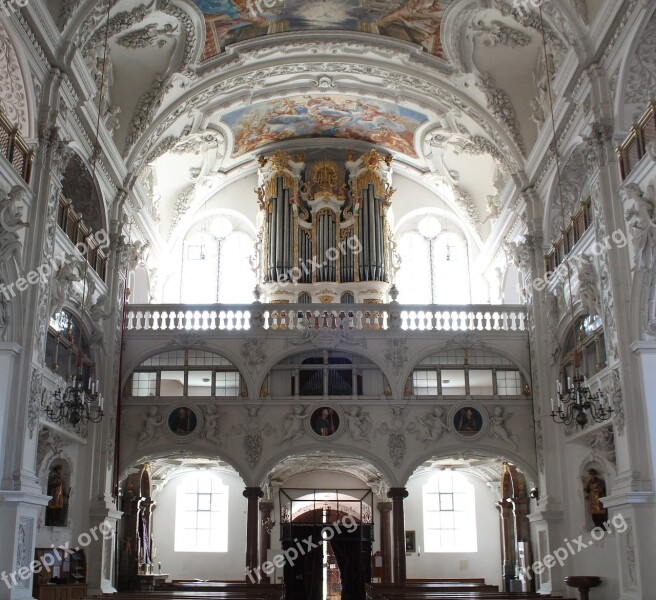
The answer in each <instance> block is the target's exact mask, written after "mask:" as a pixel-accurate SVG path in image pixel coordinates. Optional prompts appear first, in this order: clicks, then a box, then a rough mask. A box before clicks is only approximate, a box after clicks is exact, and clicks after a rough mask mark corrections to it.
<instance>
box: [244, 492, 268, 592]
mask: <svg viewBox="0 0 656 600" xmlns="http://www.w3.org/2000/svg"><path fill="white" fill-rule="evenodd" d="M243 494H244V498H246V499H247V500H248V508H247V512H246V571H247V573H250V572H251V571H252V570H253V569H255V568H256V567H257V566H258V564H257V559H258V555H257V534H258V531H259V527H258V515H259V510H258V502H257V501H258V500H259V499H260V498H262V496H264V492H263V491H262V489H261V488H259V487H247V488H246V489H245V490H244V491H243ZM245 579H246V581H250V580H249V578H248V577H246V578H245Z"/></svg>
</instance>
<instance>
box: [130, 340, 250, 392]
mask: <svg viewBox="0 0 656 600" xmlns="http://www.w3.org/2000/svg"><path fill="white" fill-rule="evenodd" d="M124 393H125V395H128V396H155V395H159V396H162V397H167V396H171V397H180V396H190V397H211V396H239V395H240V393H241V376H240V373H239V371H237V370H236V369H235V367H234V365H233V364H232V363H231V362H230V361H229V360H227V359H226V358H224V357H223V356H220V355H218V354H213V353H211V352H205V351H203V350H192V349H188V350H176V351H171V352H163V353H161V354H157V355H155V356H151V357H150V358H148V359H146V360H144V361H143V362H142V363H141V364H140V365H139V366H138V367H137V369H136V370H135V371H134V373H133V374H132V377H131V379H130V380H129V381H128V384H127V386H126V388H125V391H124Z"/></svg>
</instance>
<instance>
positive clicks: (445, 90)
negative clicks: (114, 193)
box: [49, 0, 602, 240]
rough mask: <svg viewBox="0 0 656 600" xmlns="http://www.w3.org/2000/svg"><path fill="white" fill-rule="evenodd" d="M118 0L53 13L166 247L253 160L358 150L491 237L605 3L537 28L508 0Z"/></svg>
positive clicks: (584, 5) (548, 8) (549, 8)
mask: <svg viewBox="0 0 656 600" xmlns="http://www.w3.org/2000/svg"><path fill="white" fill-rule="evenodd" d="M107 2H108V0H102V1H101V2H95V1H94V2H92V1H90V0H89V1H88V2H81V0H55V1H53V2H52V3H51V4H49V8H50V10H51V12H52V15H53V18H54V19H55V20H56V22H57V23H58V25H59V27H60V29H61V30H62V32H63V35H64V37H66V38H68V39H70V40H71V41H73V43H74V44H75V45H76V46H77V47H79V48H80V49H81V51H82V54H83V56H84V59H85V62H86V64H87V66H88V68H89V71H90V74H91V76H92V77H93V78H94V80H95V82H96V84H97V86H98V87H99V88H100V87H102V88H103V92H102V99H101V100H99V97H100V95H101V94H99V96H98V97H97V98H96V101H99V102H100V106H101V109H102V114H103V120H104V121H105V125H106V127H107V128H108V129H109V130H110V131H111V133H112V135H113V139H114V141H115V143H116V146H117V148H118V150H119V151H120V152H122V154H123V156H124V158H125V160H126V162H127V164H128V168H129V169H131V170H132V172H133V173H135V174H138V175H139V177H140V184H141V185H142V186H143V187H144V188H145V190H146V192H147V194H148V195H149V196H150V200H149V202H151V204H152V206H150V211H151V213H152V215H153V216H154V217H156V218H157V220H158V221H159V230H160V234H161V235H162V239H164V240H166V239H167V238H171V235H172V230H173V229H175V226H176V224H177V223H178V222H179V221H180V214H179V213H180V211H181V210H182V211H183V212H185V211H186V212H189V213H193V212H194V211H195V210H196V211H197V210H198V209H199V208H200V207H201V206H202V205H203V204H204V203H205V201H206V200H207V199H208V198H210V197H212V195H213V194H216V193H217V192H218V191H220V190H225V189H226V188H227V187H228V186H229V185H230V184H231V183H232V182H234V181H238V180H243V179H244V178H245V177H247V176H249V175H253V174H254V173H255V171H256V168H257V163H256V161H255V158H256V157H257V155H259V154H261V153H265V152H269V151H272V150H275V149H276V148H278V147H284V148H285V150H287V151H290V152H292V151H297V150H307V149H312V148H324V147H332V148H344V147H345V146H346V145H347V144H348V145H349V146H350V147H355V148H356V149H357V148H361V149H362V150H367V149H369V148H371V147H372V146H375V147H377V148H379V149H380V150H382V151H385V152H387V153H391V154H393V155H394V157H395V164H396V171H397V173H399V174H400V176H401V177H405V178H407V179H408V180H411V181H414V182H415V183H419V184H421V185H422V186H424V187H426V188H427V189H430V190H434V191H435V193H436V194H437V192H438V190H440V196H441V197H442V201H443V202H446V203H447V204H448V205H449V208H450V210H452V211H453V212H454V213H455V214H457V215H458V216H459V218H461V219H462V221H463V223H464V224H466V226H467V227H468V228H469V231H470V232H471V234H472V235H474V236H476V237H478V239H480V240H484V239H485V237H486V236H487V235H488V233H489V231H490V219H491V218H494V217H495V216H496V213H497V212H498V210H499V207H498V200H497V196H498V195H499V194H500V192H501V190H502V188H503V186H504V185H505V183H506V182H507V180H508V178H509V176H510V175H511V174H513V173H514V172H516V171H517V170H518V169H520V168H521V167H522V166H523V164H524V162H525V161H526V159H527V157H528V156H529V154H530V152H531V150H532V148H533V146H534V144H535V141H536V139H537V135H538V132H539V129H540V128H541V127H542V126H543V122H544V120H545V116H546V115H547V114H548V112H549V109H550V107H549V103H548V97H547V80H548V78H549V77H551V78H552V79H553V77H554V76H555V75H556V74H557V72H558V70H559V68H560V66H561V65H562V64H563V62H564V59H565V57H566V55H567V53H568V52H569V51H570V50H572V51H573V53H574V55H575V56H577V57H579V58H583V57H585V54H586V52H587V42H586V39H587V38H586V36H587V31H588V24H589V23H590V22H591V21H592V20H593V19H594V16H595V14H596V12H597V11H598V10H599V7H600V5H601V2H602V0H576V1H574V0H573V1H572V2H569V1H567V2H558V3H555V2H551V3H545V6H544V9H543V10H544V17H543V18H544V21H543V22H542V21H540V18H539V16H538V15H537V13H535V12H530V11H528V10H523V9H522V8H521V7H520V8H519V9H518V8H513V3H512V2H510V1H509V0H484V1H479V0H457V1H455V0H321V1H317V0H313V1H309V0H195V1H194V2H191V1H186V0H152V1H151V2H149V3H144V4H138V0H118V1H117V2H112V3H111V6H109V7H108V4H107ZM105 38H107V41H108V44H107V52H106V51H105ZM545 57H546V58H545ZM192 188H193V190H194V192H193V193H192V194H191V195H190V190H191V189H192ZM199 190H202V193H199ZM445 190H448V192H445ZM185 194H187V196H186V197H185ZM396 201H397V202H402V199H398V198H397V199H396ZM181 207H182V209H181Z"/></svg>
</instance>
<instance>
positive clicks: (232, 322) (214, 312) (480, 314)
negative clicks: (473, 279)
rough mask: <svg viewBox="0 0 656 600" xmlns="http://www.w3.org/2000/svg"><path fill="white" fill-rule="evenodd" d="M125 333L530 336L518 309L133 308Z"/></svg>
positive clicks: (391, 306)
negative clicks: (497, 333)
mask: <svg viewBox="0 0 656 600" xmlns="http://www.w3.org/2000/svg"><path fill="white" fill-rule="evenodd" d="M123 327H124V331H125V333H126V334H128V335H130V334H136V333H137V332H149V333H155V332H161V333H167V332H174V331H179V332H185V331H187V332H191V331H198V332H202V331H253V332H254V331H269V332H273V331H277V332H308V331H313V330H321V329H326V330H342V331H368V332H376V331H395V330H398V331H427V332H466V331H469V332H500V333H504V332H506V333H524V332H526V328H527V324H526V309H525V307H524V306H520V305H490V304H473V305H451V306H442V305H409V304H387V305H383V304H380V305H379V304H376V305H372V304H340V305H336V306H335V307H334V308H331V307H330V305H316V304H284V305H281V304H240V305H222V304H206V305H188V304H131V305H128V306H126V312H125V318H124V324H123Z"/></svg>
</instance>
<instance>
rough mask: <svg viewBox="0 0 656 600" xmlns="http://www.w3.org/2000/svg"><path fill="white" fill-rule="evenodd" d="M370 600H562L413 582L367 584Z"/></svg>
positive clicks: (470, 585)
mask: <svg viewBox="0 0 656 600" xmlns="http://www.w3.org/2000/svg"><path fill="white" fill-rule="evenodd" d="M366 597H367V600H466V599H472V600H473V599H477V600H513V599H515V600H534V599H539V598H545V597H546V598H553V599H555V598H562V596H544V595H541V594H534V593H532V592H500V591H499V590H498V588H497V586H491V585H487V584H485V583H484V581H480V580H477V581H476V582H463V581H458V580H455V581H450V580H443V581H440V580H434V581H417V580H410V581H407V582H405V583H402V584H389V583H369V584H366Z"/></svg>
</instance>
